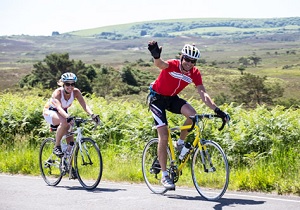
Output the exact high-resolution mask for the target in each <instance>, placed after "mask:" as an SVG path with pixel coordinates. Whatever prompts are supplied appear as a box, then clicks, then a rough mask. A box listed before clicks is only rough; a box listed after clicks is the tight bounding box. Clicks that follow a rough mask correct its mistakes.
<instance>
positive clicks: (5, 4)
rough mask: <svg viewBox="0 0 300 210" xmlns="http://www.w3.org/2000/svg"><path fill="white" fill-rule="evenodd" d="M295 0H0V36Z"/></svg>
mask: <svg viewBox="0 0 300 210" xmlns="http://www.w3.org/2000/svg"><path fill="white" fill-rule="evenodd" d="M299 9H300V1H299V0H127V1H126V0H1V1H0V36H4V35H21V34H25V35H31V36H40V35H45V36H50V35H51V34H52V32H53V31H58V32H59V33H65V32H71V31H77V30H82V29H90V28H97V27H101V26H109V25H116V24H125V23H133V22H143V21H152V20H166V19H182V18H280V17H299V16H300V10H299Z"/></svg>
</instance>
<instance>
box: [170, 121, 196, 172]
mask: <svg viewBox="0 0 300 210" xmlns="http://www.w3.org/2000/svg"><path fill="white" fill-rule="evenodd" d="M192 126H193V125H183V126H176V127H173V128H169V129H168V132H169V137H168V142H169V147H170V152H171V158H172V160H171V163H172V164H174V163H175V162H176V155H175V148H174V146H173V144H172V138H171V133H172V132H173V131H182V130H190V129H191V128H192ZM193 132H194V133H196V136H195V139H194V141H193V143H192V148H195V147H196V146H197V145H198V146H199V147H200V134H201V130H200V127H199V125H196V126H195V130H193ZM200 148H201V147H200ZM190 155H191V152H189V153H188V155H187V156H186V158H184V159H183V160H182V161H181V163H180V164H179V166H178V171H179V172H180V171H182V169H183V167H184V166H185V164H186V163H187V160H188V159H189V157H190Z"/></svg>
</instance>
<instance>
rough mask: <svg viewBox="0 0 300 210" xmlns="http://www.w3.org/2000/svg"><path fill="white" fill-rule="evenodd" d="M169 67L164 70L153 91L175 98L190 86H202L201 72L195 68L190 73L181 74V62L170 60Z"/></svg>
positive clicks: (155, 82) (154, 84) (153, 86)
mask: <svg viewBox="0 0 300 210" xmlns="http://www.w3.org/2000/svg"><path fill="white" fill-rule="evenodd" d="M167 62H168V64H169V67H168V68H166V69H163V70H162V71H161V72H160V74H159V76H158V78H157V79H156V80H155V81H154V83H153V85H152V89H153V90H154V91H155V92H157V93H158V94H160V95H164V96H175V95H177V94H178V93H180V91H182V90H183V89H184V88H185V87H186V86H187V85H188V84H190V83H192V82H193V83H194V84H195V85H196V86H198V85H202V77H201V74H200V71H199V70H198V69H197V68H196V67H195V66H194V67H193V68H192V69H191V70H190V71H189V72H188V73H186V74H185V73H183V72H181V70H180V69H181V63H180V60H175V59H173V60H168V61H167Z"/></svg>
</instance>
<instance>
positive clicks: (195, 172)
mask: <svg viewBox="0 0 300 210" xmlns="http://www.w3.org/2000/svg"><path fill="white" fill-rule="evenodd" d="M192 177H193V182H194V185H195V187H196V189H197V191H198V193H199V194H200V195H201V196H202V197H204V198H205V199H207V200H218V199H220V198H221V197H222V196H223V195H224V193H225V192H226V190H227V187H228V182H229V167H228V160H227V157H226V155H225V153H224V151H223V149H222V148H221V147H220V145H219V144H217V143H216V142H214V141H207V140H205V141H204V142H203V144H202V148H199V147H198V148H197V149H196V150H195V153H194V155H193V161H192Z"/></svg>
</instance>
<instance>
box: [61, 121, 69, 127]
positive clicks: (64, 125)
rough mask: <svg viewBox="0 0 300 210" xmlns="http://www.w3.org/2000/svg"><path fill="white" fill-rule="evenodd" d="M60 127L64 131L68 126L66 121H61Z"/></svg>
mask: <svg viewBox="0 0 300 210" xmlns="http://www.w3.org/2000/svg"><path fill="white" fill-rule="evenodd" d="M60 127H61V128H65V129H66V128H68V127H69V124H68V123H67V121H66V120H65V121H63V122H61V123H60Z"/></svg>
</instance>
